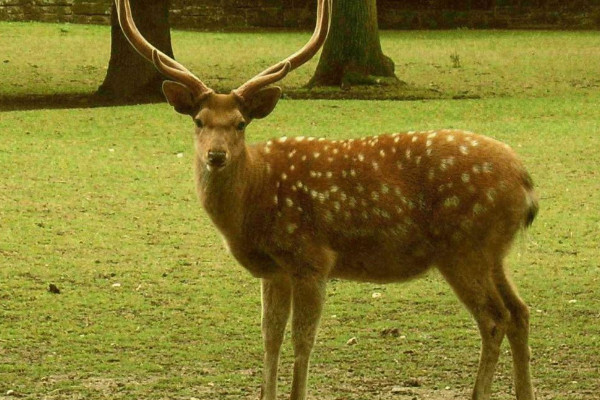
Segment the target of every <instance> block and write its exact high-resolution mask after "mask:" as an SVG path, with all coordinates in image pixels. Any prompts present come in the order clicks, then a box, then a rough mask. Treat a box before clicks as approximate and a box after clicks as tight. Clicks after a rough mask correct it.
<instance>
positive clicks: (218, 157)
mask: <svg viewBox="0 0 600 400" xmlns="http://www.w3.org/2000/svg"><path fill="white" fill-rule="evenodd" d="M207 158H208V164H209V165H210V166H211V167H217V168H219V167H222V166H224V165H225V161H227V152H226V151H222V150H209V152H208V157H207Z"/></svg>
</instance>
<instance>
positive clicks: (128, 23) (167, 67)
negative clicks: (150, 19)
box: [115, 0, 213, 96]
mask: <svg viewBox="0 0 600 400" xmlns="http://www.w3.org/2000/svg"><path fill="white" fill-rule="evenodd" d="M115 2H116V6H117V14H118V18H119V25H121V29H122V30H123V34H124V35H125V37H126V38H127V40H128V41H129V43H131V45H132V46H133V48H134V49H135V50H136V51H137V52H138V53H140V54H141V55H142V56H143V57H144V58H145V59H147V60H148V61H151V62H152V63H153V64H154V66H156V68H157V69H158V70H159V71H160V72H161V73H162V74H163V75H165V76H166V77H168V78H170V79H172V80H174V81H176V82H179V83H181V84H183V85H185V86H186V87H187V88H189V89H190V90H192V91H193V92H194V93H195V94H196V95H198V96H202V95H205V94H208V93H211V92H212V91H213V90H212V89H211V88H209V87H208V86H206V85H205V84H204V82H202V81H201V80H200V78H198V77H197V76H196V75H194V74H192V73H191V72H190V71H189V70H188V69H187V68H185V67H184V66H183V65H181V64H179V63H178V62H177V61H175V60H174V59H172V58H171V57H169V56H168V55H166V54H165V53H163V52H162V51H160V50H158V49H157V48H156V47H154V46H153V45H151V44H150V43H149V42H148V41H147V40H146V39H144V37H143V36H142V34H141V33H140V31H139V30H138V28H137V27H136V26H135V23H134V22H133V17H132V14H131V5H130V4H129V0H115Z"/></svg>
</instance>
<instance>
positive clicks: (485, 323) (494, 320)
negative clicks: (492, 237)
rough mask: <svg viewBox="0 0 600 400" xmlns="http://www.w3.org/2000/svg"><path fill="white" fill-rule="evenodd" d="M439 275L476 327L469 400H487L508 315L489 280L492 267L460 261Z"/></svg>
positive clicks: (479, 260)
mask: <svg viewBox="0 0 600 400" xmlns="http://www.w3.org/2000/svg"><path fill="white" fill-rule="evenodd" d="M440 271H441V272H442V274H443V275H444V277H445V278H446V280H447V281H448V283H449V284H450V285H451V286H452V288H453V289H454V291H455V292H456V294H457V296H458V297H459V298H460V300H461V301H462V302H463V303H464V304H465V305H466V307H467V308H468V309H469V311H470V312H471V314H472V315H473V317H474V318H475V321H476V322H477V325H478V327H479V333H480V335H481V355H480V358H479V369H478V371H477V378H476V380H475V387H474V388H473V394H472V399H473V400H488V399H489V398H490V395H491V388H492V380H493V378H494V371H495V369H496V364H497V363H498V357H499V356H500V345H501V344H502V340H503V339H504V335H505V334H506V332H507V329H508V323H509V319H510V313H509V311H508V309H507V308H506V306H505V305H504V302H503V300H502V297H501V296H500V294H499V293H498V289H497V288H496V285H495V283H494V281H493V279H492V268H491V265H487V263H486V262H485V261H484V260H482V259H478V260H476V261H473V262H466V261H462V262H460V263H456V264H454V265H449V266H446V267H442V268H440Z"/></svg>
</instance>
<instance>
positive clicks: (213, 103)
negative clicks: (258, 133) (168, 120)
mask: <svg viewBox="0 0 600 400" xmlns="http://www.w3.org/2000/svg"><path fill="white" fill-rule="evenodd" d="M115 1H116V6H117V12H118V19H119V24H120V25H121V29H122V30H123V33H124V35H125V37H126V38H127V40H128V41H129V42H130V43H131V45H132V46H133V47H134V48H135V49H136V50H137V52H138V53H140V54H141V55H142V56H143V57H144V58H146V59H147V60H149V61H151V62H152V63H153V64H154V66H155V67H156V68H157V69H158V70H159V71H160V72H161V73H162V74H163V75H164V76H166V77H167V78H169V80H167V81H165V82H164V83H163V86H162V89H163V93H164V95H165V97H166V98H167V101H168V102H169V104H170V105H171V106H173V108H174V109H175V111H177V112H178V113H181V114H186V115H189V116H191V117H192V119H193V120H194V122H195V124H196V152H197V156H198V158H199V161H200V162H201V163H202V164H204V165H205V166H206V168H207V169H208V170H209V171H215V170H220V169H223V168H225V167H226V166H227V165H228V164H229V163H230V162H231V160H232V159H235V158H236V156H238V155H239V154H241V153H242V152H243V151H244V148H245V142H244V133H245V129H246V127H247V126H248V124H249V123H250V122H251V121H252V120H253V119H259V118H264V117H266V116H267V115H269V114H270V113H271V111H273V109H274V108H275V106H276V105H277V102H278V101H279V98H280V97H281V89H280V88H279V87H276V86H269V85H271V84H273V83H275V82H277V81H279V80H281V79H283V78H284V77H285V76H286V75H287V74H288V73H289V72H290V71H291V70H293V69H296V68H298V67H299V66H301V65H302V64H304V63H305V62H307V61H308V60H310V59H311V58H312V57H313V56H314V55H315V54H316V53H317V51H318V50H319V49H320V48H321V46H322V45H323V42H324V41H325V38H326V36H327V31H328V28H329V14H330V4H329V1H330V0H318V8H317V23H316V27H315V30H314V33H313V35H312V37H311V38H310V40H309V41H308V42H307V43H306V45H304V47H302V48H301V49H300V50H298V51H297V52H296V53H294V54H292V55H291V56H289V57H288V58H286V59H284V60H283V61H280V62H278V63H276V64H274V65H272V66H271V67H269V68H267V69H265V70H264V71H262V72H261V73H259V74H258V75H256V76H255V77H253V78H252V79H250V80H249V81H247V82H246V83H244V84H243V85H241V86H240V87H238V88H237V89H234V90H232V91H231V92H230V93H229V94H218V93H215V92H214V91H213V90H212V89H211V88H209V87H208V86H206V85H205V84H204V82H202V81H201V80H200V79H199V78H198V77H197V76H195V75H194V74H192V73H191V72H190V71H189V70H188V69H186V68H185V67H184V66H183V65H181V64H180V63H178V62H177V61H175V60H174V59H173V58H171V57H169V56H167V55H166V54H164V53H163V52H161V51H160V50H158V49H156V48H155V47H154V46H153V45H151V44H150V43H149V42H148V41H147V40H146V39H144V37H143V36H142V35H141V33H140V32H139V30H138V29H137V27H136V26H135V23H134V21H133V17H132V14H131V6H130V4H129V0H115Z"/></svg>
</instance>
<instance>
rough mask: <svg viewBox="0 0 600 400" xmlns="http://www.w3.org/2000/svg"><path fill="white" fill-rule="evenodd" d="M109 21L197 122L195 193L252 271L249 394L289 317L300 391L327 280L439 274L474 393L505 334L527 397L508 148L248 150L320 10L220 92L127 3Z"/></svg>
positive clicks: (273, 370)
mask: <svg viewBox="0 0 600 400" xmlns="http://www.w3.org/2000/svg"><path fill="white" fill-rule="evenodd" d="M117 6H118V10H119V21H120V23H121V26H122V28H123V31H124V32H125V35H126V36H127V38H128V39H129V41H130V42H131V44H132V45H133V46H134V47H135V48H136V49H137V50H138V52H139V53H140V54H142V55H143V56H144V57H146V58H147V59H149V60H152V61H153V62H154V64H155V65H156V67H157V68H158V69H159V70H160V71H161V72H163V73H164V74H165V75H166V76H168V77H170V78H171V79H173V80H174V81H175V82H174V81H166V82H165V83H164V85H163V90H164V93H165V96H166V97H167V100H168V101H169V103H170V104H171V105H172V106H174V107H175V110H176V111H178V112H180V113H183V114H187V115H190V116H191V117H192V118H193V120H194V121H195V123H196V136H195V146H196V157H195V167H196V174H197V188H198V194H199V197H200V200H201V202H202V205H203V206H204V208H205V209H206V211H207V213H208V215H209V216H210V218H211V219H212V221H213V222H214V224H215V225H216V226H217V228H218V229H219V230H220V231H221V233H222V234H223V236H224V238H225V240H226V242H227V244H228V246H229V248H230V250H231V253H232V254H233V256H234V257H235V258H236V259H237V260H238V262H239V263H240V264H242V266H244V267H245V268H246V269H247V270H249V271H250V273H252V274H253V275H254V276H256V277H258V278H261V279H262V304H263V312H262V331H263V338H264V345H265V356H264V382H263V387H262V394H261V398H263V399H266V400H275V398H276V390H277V388H276V386H277V367H278V359H279V352H280V346H281V343H282V340H283V336H284V330H285V326H286V324H287V321H288V317H289V315H290V312H292V340H293V345H294V355H295V359H294V372H293V382H292V393H291V399H293V400H301V399H305V398H306V382H307V375H308V363H309V357H310V353H311V350H312V347H313V344H314V341H315V335H316V331H317V325H318V324H319V319H320V316H321V311H322V307H323V301H324V298H325V285H326V282H327V280H328V279H330V278H334V277H335V278H345V279H351V280H357V281H369V282H398V281H405V280H407V279H411V278H414V277H417V276H418V275H420V274H422V273H424V272H425V271H427V270H428V269H429V268H432V267H435V268H437V269H439V271H440V272H441V273H442V275H443V276H444V277H445V279H446V280H447V281H448V283H449V284H450V286H451V287H452V288H453V289H454V291H455V292H456V294H457V296H458V297H459V298H460V300H461V301H462V302H463V303H464V304H465V305H466V307H467V308H468V309H469V311H470V312H471V313H472V315H473V316H474V318H475V320H476V321H477V324H478V326H479V330H480V333H481V338H482V348H481V358H480V362H479V370H478V373H477V378H476V382H475V388H474V391H473V399H478V400H481V399H489V397H490V390H491V384H492V378H493V373H494V368H495V366H496V363H497V360H498V356H499V352H500V344H501V342H502V340H503V338H504V336H505V335H506V336H508V340H509V341H510V345H511V349H512V354H513V364H514V377H515V388H516V395H517V398H518V399H520V400H532V399H533V398H534V394H533V388H532V385H531V379H530V373H529V358H530V355H529V348H528V344H527V343H528V331H529V322H528V319H529V313H528V309H527V307H526V305H525V304H524V303H523V301H522V300H521V299H520V297H519V296H518V295H517V292H516V290H515V289H514V287H513V286H512V284H511V283H510V281H509V279H508V278H507V276H506V273H505V266H504V258H505V256H506V254H507V252H508V250H509V248H510V246H511V243H512V241H513V239H514V237H515V235H516V233H517V232H518V231H519V230H520V229H523V228H525V227H527V226H529V225H530V224H531V223H532V222H533V219H534V217H535V215H536V212H537V209H538V205H537V197H536V195H535V193H534V191H533V184H532V181H531V178H530V177H529V175H528V174H527V172H526V171H525V169H524V167H523V165H522V164H521V162H520V161H519V160H518V159H517V157H516V155H515V154H514V152H513V151H512V150H511V149H510V148H509V147H508V146H506V145H504V144H502V143H500V142H498V141H496V140H494V139H490V138H487V137H485V136H480V135H476V134H472V133H470V132H465V131H460V130H437V131H427V132H407V133H397V134H390V135H381V136H373V137H365V138H362V139H347V140H324V139H315V138H312V137H308V138H305V137H296V138H286V137H282V138H280V139H274V140H269V141H268V142H266V143H262V144H256V145H248V144H246V142H245V130H246V127H247V125H248V124H249V123H250V122H251V121H252V120H253V119H255V118H263V117H266V116H267V115H268V114H269V113H270V112H271V111H272V110H273V108H274V107H275V105H276V103H277V101H278V100H279V97H280V94H281V90H280V89H279V88H277V87H266V86H268V85H269V84H271V83H274V82H276V81H278V80H280V79H282V78H283V77H284V76H285V75H286V74H287V73H288V72H289V71H290V70H292V69H295V68H297V67H299V66H300V65H302V64H303V63H304V62H306V61H307V60H309V59H310V58H311V57H312V56H313V55H314V54H315V53H316V52H317V51H318V49H319V47H320V46H321V44H322V43H323V41H324V40H325V37H326V35H327V28H328V19H329V12H330V5H329V4H328V2H327V1H325V0H319V1H318V7H319V8H318V14H317V19H318V22H317V25H316V29H315V32H314V34H313V36H312V38H311V39H310V41H309V42H308V43H307V44H306V45H305V46H304V47H303V48H302V49H301V50H300V51H298V52H297V53H295V54H294V55H292V56H290V57H288V58H287V59H285V60H284V61H282V62H280V63H278V64H276V65H274V66H272V67H270V68H268V69H267V70H265V71H264V72H262V73H260V74H259V75H257V76H256V77H254V78H253V79H251V80H250V81H248V82H247V83H245V84H244V85H242V86H241V87H239V88H238V89H236V90H234V91H232V92H231V93H230V94H227V95H223V94H216V93H214V92H213V91H212V90H211V89H209V88H208V87H207V86H206V85H204V83H202V81H200V79H198V78H197V77H195V76H194V75H192V74H191V73H190V72H189V71H188V70H187V69H185V68H184V67H183V66H181V65H180V64H178V63H177V62H176V61H175V60H173V59H171V58H169V57H167V56H166V55H164V54H163V53H161V52H159V51H158V50H156V49H155V48H154V47H153V46H152V45H150V44H149V43H148V42H147V41H146V40H145V39H144V38H143V37H142V36H141V34H140V33H139V32H138V31H137V29H136V27H135V25H134V23H133V20H132V17H131V10H130V7H129V3H128V1H126V0H122V1H121V0H117Z"/></svg>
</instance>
